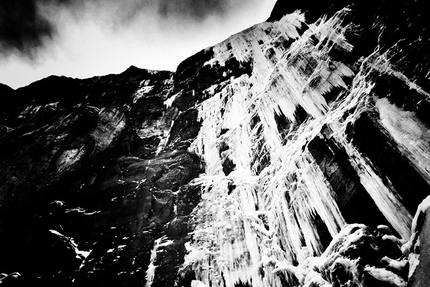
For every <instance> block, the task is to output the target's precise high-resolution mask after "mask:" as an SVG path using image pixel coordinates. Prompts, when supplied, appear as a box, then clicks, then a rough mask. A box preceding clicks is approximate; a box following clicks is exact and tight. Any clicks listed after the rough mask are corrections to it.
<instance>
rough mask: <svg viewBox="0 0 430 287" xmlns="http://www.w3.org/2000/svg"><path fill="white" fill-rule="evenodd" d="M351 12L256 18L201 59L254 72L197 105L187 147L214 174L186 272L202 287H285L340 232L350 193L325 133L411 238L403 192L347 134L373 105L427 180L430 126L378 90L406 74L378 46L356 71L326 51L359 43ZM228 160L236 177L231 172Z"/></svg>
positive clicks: (197, 215) (198, 211)
mask: <svg viewBox="0 0 430 287" xmlns="http://www.w3.org/2000/svg"><path fill="white" fill-rule="evenodd" d="M347 14H348V10H347V9H344V10H341V11H339V12H338V13H336V14H335V15H334V16H333V17H331V18H329V19H326V18H321V19H319V20H318V21H317V22H315V23H310V24H309V23H305V19H304V17H303V14H301V13H299V12H295V13H292V14H290V15H286V16H285V17H284V18H282V19H281V20H280V21H278V22H275V23H261V24H258V25H255V26H253V27H251V28H249V29H247V30H245V31H243V32H241V33H239V34H237V35H233V36H232V37H230V38H229V39H227V40H226V41H224V42H222V43H220V44H218V45H217V46H215V47H214V57H213V59H211V60H210V61H208V62H207V63H205V64H206V65H213V64H215V63H217V64H220V65H225V63H226V61H227V60H228V59H230V58H235V59H236V60H238V61H239V62H242V63H244V62H251V63H252V67H253V70H252V74H251V75H246V74H245V75H242V76H240V77H237V78H232V79H228V80H227V81H228V83H227V85H225V87H224V88H223V89H222V90H221V91H218V92H214V91H215V89H213V88H209V89H208V92H211V93H212V96H211V97H210V98H208V99H207V100H205V101H203V102H202V103H201V104H199V106H198V108H199V120H201V121H202V126H201V129H200V132H199V134H198V136H197V137H196V139H195V140H194V142H193V143H192V144H191V146H190V150H192V151H194V152H196V153H197V154H198V155H200V156H201V158H202V159H203V160H204V162H205V165H206V169H205V174H203V175H201V176H200V178H199V182H200V184H201V186H202V201H201V202H200V203H199V205H198V206H197V207H196V208H195V210H194V211H193V219H192V222H193V225H194V231H193V232H192V234H191V237H192V239H191V240H190V242H188V243H187V250H188V254H187V256H186V259H185V263H184V265H183V268H182V270H190V269H191V270H193V272H194V273H195V275H196V282H199V284H201V285H206V286H226V287H233V286H234V285H235V284H238V283H240V282H241V283H244V284H246V283H248V284H250V285H252V286H282V280H281V277H282V276H284V277H285V278H286V279H285V280H288V278H289V277H288V275H287V274H286V273H285V272H284V271H282V270H284V269H285V268H278V267H280V266H286V265H288V266H294V265H297V264H298V263H299V262H301V261H303V260H304V259H305V258H306V257H308V256H314V255H319V254H321V253H322V252H323V251H324V248H325V247H326V246H323V244H322V240H321V224H322V225H324V229H325V230H327V232H328V234H329V236H332V237H334V236H335V235H336V234H337V233H338V232H339V230H340V229H341V228H342V227H343V226H344V225H345V224H346V221H345V218H344V217H343V215H342V213H341V211H340V210H341V206H340V201H339V196H341V195H342V192H343V190H335V189H334V188H333V186H332V184H331V183H330V181H329V180H328V178H327V176H326V175H325V174H324V172H323V170H322V169H321V166H320V165H319V164H318V163H317V161H316V160H315V158H314V156H313V155H312V153H311V152H310V151H309V149H308V144H309V143H310V142H311V141H312V140H313V139H315V138H317V137H320V138H323V139H324V137H327V135H323V134H322V130H323V129H324V128H328V130H330V134H329V135H328V136H329V140H330V141H331V142H332V143H333V144H334V145H336V146H338V147H341V148H342V149H343V150H344V151H345V153H346V154H347V156H348V159H349V164H350V165H351V166H352V168H353V170H354V172H355V173H356V174H357V176H358V178H359V181H360V182H359V183H358V184H361V185H362V187H363V188H364V189H362V190H365V191H366V192H367V193H368V194H369V195H370V198H371V199H372V200H373V201H374V204H375V206H376V207H377V208H378V209H379V210H380V211H381V213H382V214H383V215H384V216H385V218H386V220H387V222H388V223H389V224H391V226H392V227H393V228H394V229H395V230H396V231H397V232H398V233H399V234H400V235H401V236H402V237H403V238H404V239H406V238H407V237H408V236H409V229H410V224H411V220H412V218H411V215H410V214H409V212H408V211H407V210H406V208H405V207H404V206H403V205H402V203H401V198H400V196H399V195H398V194H397V191H396V190H395V188H394V187H393V186H392V185H391V184H390V182H389V180H387V179H386V178H381V176H380V175H379V173H378V172H377V171H376V168H375V167H374V166H373V164H372V162H371V161H370V160H369V159H368V158H366V157H365V156H364V155H363V154H361V153H360V151H359V150H358V149H357V147H355V146H354V144H353V143H351V141H350V140H349V139H347V137H346V129H347V126H348V125H351V124H353V123H354V122H355V121H356V120H357V119H358V117H359V116H360V114H361V113H363V112H366V111H372V112H376V113H377V114H379V116H380V119H379V121H380V123H381V125H382V126H383V127H384V128H385V129H386V131H387V132H388V134H389V135H390V136H391V137H392V138H393V139H394V141H395V142H396V143H397V144H398V145H399V149H400V150H401V152H403V153H404V154H405V155H406V156H407V157H408V158H410V159H411V164H412V165H413V167H414V168H415V169H416V170H417V171H418V172H419V173H420V174H422V176H423V177H424V178H425V179H426V180H427V181H428V182H430V174H429V173H430V170H429V169H428V167H429V166H430V158H429V157H428V154H429V151H430V146H429V141H428V139H429V130H428V129H427V128H426V127H425V126H424V125H423V124H422V123H421V122H420V121H419V120H418V119H417V118H416V117H415V116H414V115H413V113H412V112H405V111H402V110H401V109H399V108H398V107H396V106H395V105H393V104H391V103H390V102H389V101H388V100H386V99H377V98H376V97H374V95H373V90H372V89H373V86H374V85H373V78H372V77H375V76H374V75H375V71H376V74H377V73H390V75H394V76H395V77H397V78H399V79H400V80H402V81H406V80H407V79H405V77H404V76H403V75H402V74H401V73H399V72H397V71H395V70H394V69H392V68H391V66H390V65H389V63H387V61H386V59H385V57H384V55H379V54H378V51H376V52H375V53H374V54H372V55H370V56H369V57H368V58H366V59H364V60H363V62H362V63H361V67H360V68H355V70H354V71H353V69H352V68H351V67H349V66H348V65H347V64H344V63H342V62H341V61H340V60H339V59H335V58H333V57H331V56H330V55H331V54H330V52H331V51H333V50H337V51H340V52H341V53H348V52H350V51H351V50H352V49H353V47H352V46H351V45H350V44H349V43H348V42H347V39H346V37H345V33H346V32H347V31H349V29H352V28H351V27H348V26H343V24H342V23H343V19H344V16H345V15H347ZM299 29H300V31H301V32H299ZM371 72H372V73H371ZM347 79H348V80H347ZM413 88H414V89H416V90H418V91H419V92H421V93H423V94H425V92H423V91H422V90H421V89H420V88H419V87H416V86H414V87H413ZM329 93H335V96H333V95H330V97H328V94H329ZM425 95H426V96H427V94H425ZM225 147H228V148H225ZM227 160H230V161H231V162H232V163H233V164H234V169H233V171H232V172H226V171H225V170H224V169H223V164H224V163H225V162H226V161H227ZM334 172H335V171H334ZM387 182H388V183H387ZM279 270H281V271H279ZM274 271H277V272H274ZM283 272H284V273H283ZM280 274H281V275H280Z"/></svg>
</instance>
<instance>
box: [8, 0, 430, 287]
mask: <svg viewBox="0 0 430 287" xmlns="http://www.w3.org/2000/svg"><path fill="white" fill-rule="evenodd" d="M356 2H357V1H350V2H348V3H344V2H342V1H332V2H330V3H329V4H330V5H322V4H321V5H320V4H318V5H316V6H315V5H314V4H315V3H312V1H301V2H300V3H299V2H294V1H293V2H291V1H289V2H288V3H291V5H284V4H283V3H284V2H282V1H279V2H278V3H277V4H276V6H275V8H274V11H273V13H272V15H271V17H270V19H269V20H270V21H267V22H263V23H260V24H257V25H255V26H253V27H250V28H249V29H247V30H245V31H242V32H240V33H238V34H236V35H232V36H231V37H229V38H228V39H226V40H225V41H223V42H221V43H219V44H217V45H215V46H213V47H209V48H207V49H205V50H203V51H201V52H199V53H197V54H196V55H194V56H192V57H190V58H188V59H186V60H185V61H184V62H182V63H181V64H180V65H179V66H178V69H177V71H176V72H174V73H172V72H166V71H149V70H143V69H138V68H136V67H130V68H129V69H127V70H126V71H124V72H123V73H121V74H119V75H107V76H102V77H94V78H90V79H84V80H78V79H71V78H66V77H54V76H53V77H49V78H46V79H43V80H41V81H38V82H35V83H33V84H31V85H29V86H28V87H24V88H21V89H18V90H11V89H8V88H5V89H2V91H0V93H1V95H2V101H4V104H2V105H1V106H0V113H1V115H2V116H1V123H0V126H1V134H0V136H1V137H0V150H1V153H0V162H1V164H0V181H1V183H2V184H1V185H0V233H1V234H0V253H1V254H2V256H1V260H0V272H2V274H3V275H1V276H0V284H1V285H5V286H7V284H9V286H27V285H36V286H38V285H40V286H90V285H104V286H142V285H145V286H148V287H149V286H225V287H233V286H286V285H288V284H292V285H294V284H295V285H299V286H311V284H314V286H385V285H387V286H390V285H394V286H405V285H406V284H407V282H408V281H409V284H412V285H410V286H422V285H419V284H422V283H420V282H425V280H426V278H427V277H426V274H425V272H424V271H423V270H425V266H427V261H428V260H427V257H428V254H426V252H425V251H424V252H422V254H419V252H418V244H417V242H420V244H422V245H423V246H425V244H427V241H428V240H427V235H426V234H427V233H428V232H427V229H428V228H427V225H428V224H427V221H426V220H423V218H426V216H424V217H423V214H424V215H426V214H427V212H426V210H427V209H426V208H425V207H426V206H427V205H426V201H424V202H423V200H424V199H425V198H427V196H428V195H429V194H430V186H429V184H430V160H429V158H430V156H429V155H430V146H429V141H428V135H429V128H430V127H429V125H430V119H429V116H428V115H429V114H430V113H429V109H430V99H429V93H428V90H429V89H428V77H427V74H426V71H428V69H427V67H428V63H429V61H427V60H426V59H428V51H429V50H428V47H429V45H428V43H427V40H426V39H428V37H427V36H428V35H427V33H428V30H427V29H426V27H425V25H424V23H423V22H422V21H421V20H420V19H423V17H424V16H425V15H424V14H423V13H424V12H423V11H421V9H418V8H419V7H421V6H420V5H424V4H423V3H421V2H422V1H415V2H414V3H413V4H411V5H402V3H401V2H388V1H379V2H378V1H377V5H373V6H372V5H369V6H366V5H365V4H363V3H362V2H360V3H356ZM346 4H351V5H350V6H349V7H346V8H345V7H344V6H345V5H346ZM369 7H371V8H369ZM297 9H299V10H298V11H296V10H297ZM300 9H301V10H300ZM322 14H326V16H322ZM405 15H407V17H404V16H405ZM397 19H401V20H400V22H398V23H397V22H396V20H397ZM414 19H416V21H415V20H414ZM397 24H398V26H396V25H397ZM409 54H412V55H411V56H409ZM417 59H422V61H418V60H417ZM413 67H415V68H413ZM426 69H427V70H426ZM421 202H423V203H421ZM417 209H418V210H419V212H418V214H421V215H418V216H417V217H416V218H415V219H413V216H412V215H413V214H414V213H415V211H416V210H417ZM411 235H412V236H411ZM418 238H419V240H417V239H418ZM407 242H409V243H407ZM402 246H403V247H402ZM418 256H420V257H421V256H422V259H421V260H420V262H421V263H419V264H418V263H417V262H418V261H417V260H416V259H417V258H418ZM41 258H43V259H44V260H42V259H41ZM45 262H46V263H45ZM408 264H409V265H408ZM412 265H413V268H412V267H411V266H412ZM415 267H416V268H415ZM411 270H412V271H411ZM413 270H415V273H414V272H413ZM384 284H385V285H384ZM414 284H415V285H414Z"/></svg>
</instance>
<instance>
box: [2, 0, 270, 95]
mask: <svg viewBox="0 0 430 287" xmlns="http://www.w3.org/2000/svg"><path fill="white" fill-rule="evenodd" d="M275 2H276V0H123V1H119V0H0V82H1V83H4V84H7V85H9V86H11V87H12V88H18V87H21V86H25V85H28V84H29V83H31V82H33V81H35V80H39V79H41V78H44V77H47V76H49V75H65V76H69V77H76V78H86V77H91V76H95V75H105V74H109V73H120V72H122V71H124V70H125V69H126V68H128V67H129V66H130V65H135V66H137V67H140V68H147V69H156V70H171V71H174V70H175V69H176V67H177V65H178V64H179V63H180V62H181V61H182V60H184V59H185V58H187V57H188V56H191V55H192V54H194V53H196V52H198V51H200V50H201V49H204V48H206V47H208V46H212V45H214V44H216V43H218V42H220V41H222V40H224V39H226V38H227V37H228V36H229V35H231V34H234V33H236V32H239V31H241V30H243V29H245V28H247V27H250V26H252V25H253V24H256V23H259V22H262V21H264V20H265V19H267V18H268V17H269V15H270V12H271V9H272V8H273V6H274V3H275Z"/></svg>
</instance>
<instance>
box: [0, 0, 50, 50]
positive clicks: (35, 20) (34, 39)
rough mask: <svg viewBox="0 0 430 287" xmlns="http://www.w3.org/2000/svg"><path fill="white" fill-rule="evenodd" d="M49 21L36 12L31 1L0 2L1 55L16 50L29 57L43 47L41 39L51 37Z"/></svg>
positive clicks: (34, 5)
mask: <svg viewBox="0 0 430 287" xmlns="http://www.w3.org/2000/svg"><path fill="white" fill-rule="evenodd" d="M52 34H53V28H52V26H51V25H50V23H49V21H48V20H47V19H45V18H43V17H41V16H40V15H39V14H38V12H37V6H36V3H35V2H34V1H32V0H18V1H15V0H2V1H1V2H0V48H1V52H2V53H8V52H10V51H11V50H17V51H19V52H21V53H23V54H26V55H29V56H31V55H32V54H33V50H34V49H35V48H38V47H40V46H42V45H43V38H45V37H48V38H50V37H52Z"/></svg>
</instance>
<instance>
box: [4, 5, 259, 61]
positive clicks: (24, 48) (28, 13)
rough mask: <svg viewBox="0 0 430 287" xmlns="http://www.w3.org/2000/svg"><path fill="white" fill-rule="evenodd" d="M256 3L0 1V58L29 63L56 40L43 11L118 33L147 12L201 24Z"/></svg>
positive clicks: (166, 19)
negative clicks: (15, 56)
mask: <svg viewBox="0 0 430 287" xmlns="http://www.w3.org/2000/svg"><path fill="white" fill-rule="evenodd" d="M255 1H256V0H158V1H157V0H123V1H116V0H86V1H85V0H1V1H0V57H1V56H8V55H10V54H11V53H13V54H18V55H19V56H21V57H26V58H28V59H30V60H32V59H35V58H36V57H37V55H38V53H39V52H40V51H41V50H43V49H44V48H45V47H46V46H48V45H49V44H50V43H52V40H53V39H55V37H57V36H58V31H57V27H56V25H55V22H54V21H52V19H50V17H49V15H52V13H51V14H49V13H46V9H50V10H51V12H52V10H54V11H55V10H57V11H58V10H64V9H65V10H67V11H68V12H69V13H72V14H73V15H75V18H76V19H77V21H79V19H80V17H82V16H87V17H99V18H100V17H101V18H102V19H101V21H100V22H101V23H99V24H100V25H103V26H105V27H110V29H112V30H120V29H122V28H123V26H124V25H129V24H130V23H133V22H134V21H135V19H136V18H138V17H141V15H142V14H148V11H150V12H151V13H152V14H155V15H156V16H157V17H158V18H159V19H165V21H171V20H172V19H173V20H177V21H181V20H185V19H186V20H187V21H194V22H202V21H204V20H205V19H206V18H207V17H213V16H216V17H223V16H224V15H226V14H227V13H231V11H230V10H231V9H232V8H235V7H236V8H237V7H239V6H243V5H249V4H252V3H253V2H255Z"/></svg>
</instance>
